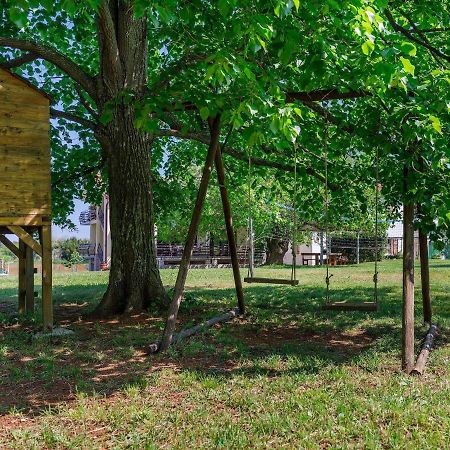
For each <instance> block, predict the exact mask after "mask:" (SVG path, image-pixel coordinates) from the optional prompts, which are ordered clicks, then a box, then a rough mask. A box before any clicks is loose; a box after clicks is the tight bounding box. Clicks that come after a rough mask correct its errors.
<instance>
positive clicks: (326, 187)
mask: <svg viewBox="0 0 450 450" xmlns="http://www.w3.org/2000/svg"><path fill="white" fill-rule="evenodd" d="M324 164H325V201H324V209H325V211H324V212H325V217H324V219H325V236H326V243H325V245H326V259H327V261H326V270H327V273H326V277H325V282H326V285H327V290H326V302H327V303H330V280H331V277H332V276H333V274H330V247H331V240H330V234H329V233H330V224H329V217H328V214H329V208H328V206H329V201H330V198H329V190H328V125H327V126H326V127H325V156H324Z"/></svg>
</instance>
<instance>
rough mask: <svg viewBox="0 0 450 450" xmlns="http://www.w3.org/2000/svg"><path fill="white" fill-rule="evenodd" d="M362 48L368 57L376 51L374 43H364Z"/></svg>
mask: <svg viewBox="0 0 450 450" xmlns="http://www.w3.org/2000/svg"><path fill="white" fill-rule="evenodd" d="M361 48H362V51H363V53H364V54H365V55H367V56H368V55H370V54H371V53H372V52H373V50H374V49H375V45H374V43H373V42H372V41H370V40H367V41H366V42H364V44H363V45H361Z"/></svg>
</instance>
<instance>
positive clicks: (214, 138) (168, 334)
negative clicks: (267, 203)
mask: <svg viewBox="0 0 450 450" xmlns="http://www.w3.org/2000/svg"><path fill="white" fill-rule="evenodd" d="M208 124H209V128H210V135H211V139H210V143H209V146H208V153H207V156H206V162H205V166H204V168H203V172H202V178H201V181H200V185H199V189H198V192H197V199H196V201H195V206H194V209H193V212H192V218H191V223H190V225H189V230H188V234H187V238H186V243H185V246H184V250H183V256H182V258H181V262H180V268H179V270H178V275H177V280H176V282H175V288H174V294H173V298H172V302H171V304H170V306H169V312H168V317H167V321H166V326H165V328H164V332H163V335H162V338H161V341H160V342H159V343H155V344H152V345H150V347H149V349H148V352H149V353H154V352H157V351H165V350H167V348H168V347H169V346H170V344H171V343H172V342H173V340H174V331H175V327H176V321H177V316H178V311H179V309H180V304H181V300H182V297H183V292H184V287H185V284H186V278H187V274H188V271H189V263H190V261H191V256H192V250H193V248H194V243H195V237H196V236H197V232H198V226H199V223H200V218H201V214H202V210H203V205H204V203H205V198H206V193H207V191H208V185H209V182H210V179H211V173H212V170H213V165H215V167H216V171H217V178H218V182H219V186H220V194H221V199H222V207H223V212H224V218H225V225H226V229H227V238H228V246H229V249H230V256H231V263H232V266H233V276H234V282H235V288H236V294H237V299H238V307H239V313H240V314H243V313H244V312H245V304H244V293H243V289H242V283H241V278H240V273H239V260H238V257H237V248H236V241H235V238H234V231H233V224H232V218H231V208H230V203H229V200H228V192H227V189H226V184H225V181H226V180H225V169H224V166H223V160H222V153H221V150H220V143H219V138H220V115H217V116H216V117H214V118H210V119H209V120H208ZM221 317H223V320H229V319H230V318H232V317H235V315H227V314H225V315H222V316H221ZM223 320H222V321H223ZM211 322H213V323H218V321H217V320H216V321H213V320H212V321H211Z"/></svg>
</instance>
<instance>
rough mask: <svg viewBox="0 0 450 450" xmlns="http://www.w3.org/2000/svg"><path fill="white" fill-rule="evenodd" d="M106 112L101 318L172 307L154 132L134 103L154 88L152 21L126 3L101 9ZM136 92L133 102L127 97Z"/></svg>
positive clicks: (102, 86)
mask: <svg viewBox="0 0 450 450" xmlns="http://www.w3.org/2000/svg"><path fill="white" fill-rule="evenodd" d="M97 20H98V30H99V32H98V41H99V51H100V74H99V77H98V78H97V82H98V98H99V103H100V104H99V111H100V113H104V112H105V110H106V111H108V108H109V109H110V110H111V113H112V119H111V120H110V121H109V122H108V123H107V124H106V125H104V126H103V127H102V132H101V136H99V140H100V142H101V145H102V150H103V154H104V157H105V160H106V166H107V169H108V182H109V190H108V194H109V205H110V231H111V241H112V251H111V269H110V274H109V284H108V288H107V291H106V293H105V295H104V297H103V299H102V301H101V302H100V304H99V305H98V307H97V309H96V310H95V314H96V315H98V316H101V317H104V316H108V315H112V314H120V313H124V312H135V311H140V310H142V309H145V308H147V307H148V306H149V305H150V304H151V303H155V304H157V305H159V306H161V305H167V304H168V297H167V294H166V292H165V289H164V286H163V284H162V281H161V278H160V274H159V269H158V265H157V259H156V246H155V241H154V230H155V226H154V217H153V198H152V185H151V157H150V149H151V143H152V136H151V135H149V134H148V133H145V132H143V131H142V130H138V129H137V128H136V125H135V109H134V104H135V103H136V102H138V101H139V100H140V99H141V98H143V96H144V95H145V91H146V87H147V67H148V64H147V58H148V48H147V47H148V42H147V21H146V18H145V17H144V18H140V19H137V18H136V17H135V16H134V11H133V8H132V7H131V6H130V5H129V4H128V2H124V1H108V0H105V1H104V2H103V3H102V4H101V6H100V7H99V14H98V19H97ZM124 92H128V93H131V95H132V96H133V99H132V101H127V100H126V99H125V97H124V96H123V95H122V94H123V93H124Z"/></svg>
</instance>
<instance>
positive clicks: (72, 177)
mask: <svg viewBox="0 0 450 450" xmlns="http://www.w3.org/2000/svg"><path fill="white" fill-rule="evenodd" d="M105 163H106V160H105V159H104V158H102V160H101V161H100V162H99V163H98V164H96V165H95V166H89V167H84V168H83V169H82V170H80V171H78V172H76V173H74V174H72V175H69V176H66V175H61V176H60V177H59V178H57V179H56V180H55V181H54V182H53V183H52V188H54V187H56V186H58V185H59V183H61V182H62V181H64V182H67V181H75V180H78V179H80V178H81V177H84V176H86V175H89V174H91V173H92V172H95V171H97V170H100V169H102V168H103V167H104V165H105Z"/></svg>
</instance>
